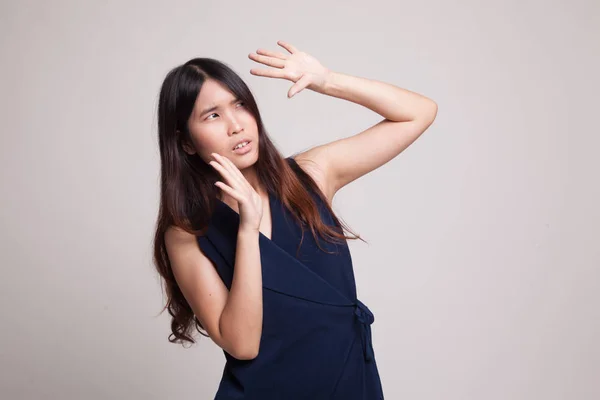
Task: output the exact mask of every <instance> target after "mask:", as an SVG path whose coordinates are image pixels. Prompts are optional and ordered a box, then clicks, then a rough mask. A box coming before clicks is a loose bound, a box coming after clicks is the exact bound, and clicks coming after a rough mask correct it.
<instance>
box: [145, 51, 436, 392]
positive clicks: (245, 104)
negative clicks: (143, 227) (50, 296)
mask: <svg viewBox="0 0 600 400" xmlns="http://www.w3.org/2000/svg"><path fill="white" fill-rule="evenodd" d="M278 44H279V45H280V46H281V47H283V48H284V49H285V50H286V51H287V53H283V52H272V51H267V50H260V49H259V50H257V52H256V54H254V53H253V54H250V55H249V57H250V59H252V60H254V61H256V62H257V63H261V64H264V65H266V66H270V67H272V68H267V69H252V70H251V71H250V72H251V73H252V74H254V75H258V76H263V77H270V78H279V79H286V80H289V81H291V82H294V84H293V85H292V86H291V88H290V89H289V92H288V97H290V98H291V97H292V96H294V95H296V94H297V93H299V92H300V91H302V90H303V89H305V88H308V89H310V90H313V91H315V92H318V93H322V94H326V95H330V96H334V97H338V98H341V99H345V100H349V101H352V102H355V103H357V104H360V105H363V106H365V107H368V108H369V109H371V110H373V111H374V112H377V113H378V114H380V115H381V116H382V117H383V118H384V119H383V121H381V122H379V123H378V124H376V125H374V126H372V127H371V128H369V129H367V130H365V131H364V132H362V133H360V134H357V135H354V136H351V137H348V138H345V139H341V140H336V141H333V142H331V143H328V144H324V145H321V146H317V147H314V148H312V149H309V150H307V151H304V152H302V153H300V154H296V155H295V156H294V157H289V158H286V159H284V158H283V157H282V156H281V154H280V153H279V152H278V150H277V149H276V148H275V146H274V145H273V143H272V142H271V140H270V138H269V136H268V135H267V132H266V130H265V127H264V126H263V122H262V119H261V117H260V113H259V111H258V108H257V105H256V102H255V100H254V98H253V96H252V94H251V93H250V90H249V89H248V87H247V86H246V85H245V83H244V82H243V81H242V79H241V78H240V77H239V76H238V75H236V74H235V72H233V71H232V70H231V69H230V68H229V67H228V66H226V65H225V64H223V63H221V62H219V61H217V60H213V59H209V58H196V59H192V60H190V61H188V62H187V63H185V64H183V65H181V66H178V67H176V68H174V69H173V70H171V71H170V72H169V73H168V75H167V76H166V78H165V80H164V82H163V85H162V88H161V92H160V99H159V106H158V131H159V132H158V133H159V145H160V154H161V203H160V213H159V218H158V223H157V229H156V236H155V253H154V257H155V258H154V261H155V264H156V267H157V269H158V272H159V273H160V275H161V277H162V278H163V282H164V285H165V291H166V294H167V297H168V299H167V304H166V306H165V308H168V310H169V313H170V314H171V315H172V317H173V319H172V323H171V329H172V334H171V335H170V336H169V340H170V341H172V342H181V343H184V342H185V341H188V342H191V343H193V342H194V339H193V338H192V336H191V334H192V330H193V328H194V327H195V328H196V329H197V330H198V331H199V332H200V333H202V331H201V330H200V329H202V330H205V331H206V332H207V336H209V337H210V338H211V339H212V340H213V341H214V342H215V343H216V344H217V345H218V346H219V347H221V348H222V349H223V351H224V354H225V358H226V364H225V368H224V370H223V376H222V379H221V382H220V385H219V388H218V390H217V393H216V397H215V398H216V399H263V400H264V399H286V400H294V399H311V400H318V399H328V400H329V399H345V400H349V399H350V400H351V399H383V390H382V387H381V382H380V378H379V374H378V371H377V366H376V362H375V357H374V351H373V347H372V337H371V324H372V323H373V321H374V316H373V314H372V312H371V311H370V310H369V309H368V308H367V306H365V305H364V304H363V303H362V302H360V301H359V300H358V299H357V298H356V286H355V281H354V274H353V270H352V260H351V257H350V253H349V250H348V246H347V242H346V239H357V238H360V237H359V236H356V235H354V236H353V237H348V236H345V235H344V234H343V229H342V224H341V223H340V222H339V221H338V219H337V218H336V216H335V214H334V213H333V211H332V209H331V204H332V199H333V196H334V195H335V193H336V192H337V191H338V190H340V189H341V188H342V187H344V186H345V185H347V184H348V183H350V182H352V181H354V180H356V179H357V178H359V177H361V176H363V175H365V174H367V173H368V172H370V171H372V170H374V169H376V168H378V167H380V166H381V165H383V164H385V163H386V162H388V161H389V160H391V159H392V158H394V157H395V156H397V155H398V154H400V152H402V151H403V150H404V149H406V148H407V147H408V146H409V145H410V144H411V143H412V142H414V141H415V140H416V139H417V138H418V137H419V135H421V134H422V133H423V132H424V131H425V130H426V129H427V128H428V127H429V125H430V124H431V123H432V122H433V120H434V118H435V115H436V112H437V106H436V104H435V103H434V102H433V101H432V100H430V99H428V98H426V97H424V96H421V95H418V94H416V93H413V92H410V91H408V90H404V89H400V88H398V87H395V86H392V85H389V84H385V83H382V82H378V81H373V80H368V79H364V78H357V77H353V76H349V75H345V74H342V73H337V72H333V71H331V70H329V69H328V68H325V67H324V66H323V65H321V63H319V61H317V60H316V59H315V58H314V57H312V56H310V55H309V54H307V53H305V52H302V51H300V50H298V49H297V48H295V47H294V46H293V45H291V44H289V43H284V42H281V41H279V42H278ZM305 230H309V231H310V235H306V236H305V235H304V232H305ZM202 334H203V335H204V333H202Z"/></svg>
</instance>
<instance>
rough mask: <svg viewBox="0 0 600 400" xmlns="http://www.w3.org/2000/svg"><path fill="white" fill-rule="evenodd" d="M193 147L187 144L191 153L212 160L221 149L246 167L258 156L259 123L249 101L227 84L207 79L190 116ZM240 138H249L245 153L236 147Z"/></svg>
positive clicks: (233, 160) (188, 151)
mask: <svg viewBox="0 0 600 400" xmlns="http://www.w3.org/2000/svg"><path fill="white" fill-rule="evenodd" d="M188 128H189V131H190V135H191V139H192V142H193V147H194V148H190V147H189V146H184V149H185V151H186V152H187V153H188V154H194V153H198V155H199V156H200V157H201V158H202V159H203V160H204V161H205V162H206V163H208V162H209V161H211V160H214V158H213V157H212V156H211V153H213V152H214V153H218V154H220V155H221V156H225V157H227V158H229V159H230V160H231V161H232V162H233V163H234V164H235V165H236V166H237V167H238V169H240V170H241V169H244V168H247V167H249V166H251V165H252V164H254V163H255V162H256V160H257V159H258V127H257V124H256V120H255V118H254V116H253V115H252V114H251V113H250V111H249V110H248V109H247V108H246V105H245V104H244V103H243V102H242V101H241V100H239V99H236V98H235V96H234V95H233V94H232V93H231V92H229V90H228V89H227V87H226V86H224V85H223V84H221V83H220V82H217V81H215V80H212V79H207V80H206V81H205V82H204V84H203V85H202V89H201V90H200V93H199V94H198V97H197V98H196V103H195V104H194V109H193V111H192V114H191V115H190V119H189V120H188ZM240 140H248V141H250V143H249V144H248V145H246V150H247V148H248V146H249V150H250V151H247V152H245V154H240V153H239V152H236V151H234V150H233V147H234V146H235V145H236V144H237V143H238V142H239V141H240Z"/></svg>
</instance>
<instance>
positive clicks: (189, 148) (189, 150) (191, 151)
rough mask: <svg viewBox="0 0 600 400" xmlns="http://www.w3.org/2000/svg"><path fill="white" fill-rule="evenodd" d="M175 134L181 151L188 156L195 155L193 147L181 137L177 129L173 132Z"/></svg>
mask: <svg viewBox="0 0 600 400" xmlns="http://www.w3.org/2000/svg"><path fill="white" fill-rule="evenodd" d="M175 134H176V135H177V140H178V141H179V143H180V144H181V148H182V149H183V151H185V152H186V153H187V154H189V155H190V156H191V155H193V154H196V149H195V148H194V146H192V145H191V144H190V143H189V141H188V140H187V139H186V138H185V137H184V136H183V134H182V133H181V131H180V130H179V129H178V130H176V131H175Z"/></svg>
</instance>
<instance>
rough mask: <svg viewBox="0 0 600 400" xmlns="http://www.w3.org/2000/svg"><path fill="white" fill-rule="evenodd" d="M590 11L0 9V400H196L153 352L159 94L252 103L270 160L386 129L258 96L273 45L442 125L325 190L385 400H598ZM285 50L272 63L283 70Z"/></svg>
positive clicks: (430, 4)
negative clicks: (275, 151) (379, 88)
mask: <svg viewBox="0 0 600 400" xmlns="http://www.w3.org/2000/svg"><path fill="white" fill-rule="evenodd" d="M599 11H600V6H599V5H598V3H597V2H595V1H591V0H590V1H574V2H573V1H569V2H567V1H566V0H562V1H553V2H548V1H502V2H479V1H458V2H445V1H426V2H422V1H421V2H397V1H386V2H382V1H369V2H364V1H345V2H341V1H338V2H324V1H318V2H317V1H303V2H295V3H289V2H284V1H262V2H261V1H251V2H248V1H244V2H242V1H237V2H235V1H227V2H214V1H212V2H201V1H179V2H158V1H154V2H149V1H141V0H140V1H116V0H112V1H103V2H81V1H54V2H43V1H37V2H32V1H19V2H16V1H15V2H2V4H1V6H0V44H1V50H2V52H1V57H2V60H1V61H2V62H1V63H0V68H1V74H0V80H1V81H0V82H1V87H2V90H1V94H0V102H1V103H0V113H1V117H2V134H1V138H2V139H1V142H0V151H1V153H0V154H1V163H2V164H1V165H0V177H1V184H2V186H1V187H2V207H0V222H1V226H2V229H1V235H2V237H1V238H0V239H1V240H0V250H1V252H2V253H1V255H2V278H1V279H0V285H1V286H0V296H1V297H0V300H1V304H2V315H1V322H2V329H1V330H0V360H1V371H0V388H1V393H0V397H2V399H146V400H149V399H179V400H184V399H209V398H212V396H213V395H214V393H215V391H216V388H217V384H218V382H219V379H220V376H221V372H222V367H223V365H224V357H223V355H222V352H221V350H220V349H219V348H218V347H217V346H216V345H214V344H213V343H212V342H211V341H210V339H206V338H204V337H200V336H199V338H200V341H199V344H197V345H195V346H193V347H192V348H189V349H184V348H182V347H181V346H179V345H174V344H171V343H169V342H168V341H167V336H168V334H169V333H170V331H169V321H170V318H169V316H168V314H167V313H166V312H165V313H163V314H161V315H159V312H160V309H161V307H162V305H163V300H164V299H163V298H162V294H161V290H160V285H159V281H158V279H157V275H156V274H155V272H154V269H153V268H154V267H153V266H152V263H151V250H152V247H151V243H152V235H153V232H154V231H153V229H154V223H155V220H156V213H157V209H158V203H157V201H158V187H159V186H158V183H159V182H158V172H159V158H158V145H157V141H156V106H157V98H158V91H159V87H160V84H161V82H162V79H163V78H164V76H165V74H166V73H167V71H168V70H169V69H170V68H172V67H174V66H175V65H178V64H180V63H183V62H185V61H187V60H188V59H189V58H192V57H195V56H207V57H213V58H217V59H220V60H222V61H225V62H226V63H228V64H229V65H231V66H232V67H233V68H234V69H235V70H236V71H237V72H238V73H240V75H241V76H242V77H243V78H244V79H245V80H246V81H247V83H248V84H249V86H250V87H251V89H252V91H253V92H254V94H255V95H256V97H257V100H258V103H259V107H260V109H261V111H262V113H263V116H264V119H265V122H266V126H267V129H268V130H269V132H270V134H271V136H272V137H273V139H274V141H275V143H276V145H277V146H278V148H279V149H280V150H281V152H282V155H284V156H287V155H290V154H292V153H294V152H296V151H300V150H303V149H307V148H309V147H312V146H315V145H318V144H321V143H325V142H329V141H332V140H335V139H338V138H342V137H345V136H350V135H353V134H356V133H358V132H360V131H362V130H363V129H366V128H368V127H369V126H371V125H373V124H375V123H376V122H378V121H379V120H380V119H381V118H380V116H379V115H377V114H375V113H373V112H372V111H370V110H368V109H366V108H363V107H361V106H358V105H356V104H353V103H350V102H346V101H343V100H339V99H335V98H332V97H328V96H324V95H320V94H317V93H315V92H311V91H309V90H305V91H303V92H302V93H300V94H299V95H297V96H295V97H294V98H293V99H291V100H288V99H287V97H286V93H287V90H288V89H289V87H290V86H291V84H292V83H291V82H289V81H284V80H275V79H270V78H264V77H256V76H253V75H251V74H250V73H249V70H250V68H252V67H255V66H259V65H258V64H256V63H255V62H253V61H251V60H249V59H248V58H247V54H248V53H250V52H253V51H255V50H256V49H257V48H259V47H265V48H269V49H272V50H277V49H281V48H280V47H279V46H277V44H276V41H277V40H279V39H281V40H285V41H288V42H290V43H292V44H294V45H295V46H297V47H298V48H299V49H301V50H304V51H306V52H308V53H310V54H312V55H313V56H315V57H316V58H317V59H319V60H320V61H321V62H322V63H323V64H324V65H325V66H327V67H329V68H331V69H333V70H335V71H339V72H343V73H347V74H351V75H358V76H362V77H367V78H372V79H377V80H382V81H386V82H390V83H392V84H395V85H398V86H400V87H403V88H407V89H409V90H413V91H416V92H419V93H422V94H424V95H426V96H428V97H430V98H432V99H433V100H435V101H436V102H437V104H438V106H439V111H438V115H437V119H436V121H435V122H434V124H433V125H432V126H431V127H430V128H429V130H428V131H426V132H425V133H424V135H423V136H422V137H421V138H419V139H418V140H417V141H416V142H415V143H414V144H413V145H412V146H411V147H409V148H408V149H407V150H406V151H405V152H403V153H402V154H401V155H400V156H399V157H398V158H396V159H394V160H392V161H390V162H389V163H387V164H386V165H384V166H383V167H381V168H379V169H378V170H376V171H374V172H372V173H370V174H368V175H366V176H364V177H362V178H361V179H359V180H357V181H355V182H353V183H352V184H350V185H348V186H347V187H345V188H344V189H342V190H341V191H340V192H339V193H338V194H337V196H336V198H335V199H334V210H335V211H336V212H338V214H339V216H340V217H341V218H342V219H343V220H344V221H345V222H347V223H348V224H349V225H350V227H351V228H353V229H355V230H356V231H357V232H358V233H360V234H361V235H362V236H363V237H364V238H365V240H367V241H368V244H365V243H362V242H360V241H350V242H349V243H350V246H351V251H352V256H353V260H354V266H355V271H356V279H357V283H358V291H359V298H361V299H362V300H363V301H364V302H365V303H366V304H368V305H369V307H370V308H371V309H372V310H373V311H374V313H375V323H374V325H373V340H374V346H375V352H376V356H377V359H378V363H379V368H380V373H381V378H382V381H383V386H384V391H385V395H386V399H423V400H429V399H447V400H451V399H452V400H453V399H477V400H480V399H486V400H487V399H502V400H505V399H511V400H512V399H527V400H530V399H544V400H551V399H565V400H566V399H569V400H571V399H577V400H584V399H585V400H587V399H589V400H592V399H598V398H600V383H598V381H597V379H598V376H599V375H600V345H599V344H598V340H599V337H600V311H599V307H598V305H599V302H600V245H599V244H598V239H599V234H600V228H599V224H600V211H598V206H599V205H600V188H599V186H600V184H599V182H600V178H599V177H598V172H599V170H600V162H599V161H598V156H597V153H598V147H599V146H600V139H599V135H598V134H599V133H600V132H599V131H598V123H597V116H598V111H597V108H598V106H599V105H600V104H599V102H598V93H599V89H600V88H599V78H598V71H599V70H600V62H599V58H600V51H599V50H600V49H599V45H598V44H599V43H598V39H599V38H600V28H599V26H600V18H599V14H600V12H599ZM281 50H282V49H281Z"/></svg>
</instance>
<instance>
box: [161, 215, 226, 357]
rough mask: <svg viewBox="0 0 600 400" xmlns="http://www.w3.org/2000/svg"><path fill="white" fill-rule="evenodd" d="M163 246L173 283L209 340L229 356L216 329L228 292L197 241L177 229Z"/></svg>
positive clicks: (169, 231) (224, 341)
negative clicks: (164, 246)
mask: <svg viewBox="0 0 600 400" xmlns="http://www.w3.org/2000/svg"><path fill="white" fill-rule="evenodd" d="M165 245H166V248H167V253H168V256H169V261H170V263H171V268H172V270H173V275H174V276H175V280H176V281H177V284H178V286H179V288H180V289H181V292H182V293H183V295H184V297H185V299H186V300H187V302H188V304H189V305H190V307H191V308H192V310H193V312H194V314H195V315H196V318H198V320H199V321H200V323H201V324H202V326H203V327H204V329H206V331H207V333H208V335H209V336H210V338H211V339H212V340H213V341H214V342H215V343H216V344H217V345H218V346H219V347H221V348H222V349H224V350H226V351H227V352H229V353H230V354H232V353H231V351H232V349H230V348H228V344H227V341H226V340H225V339H224V338H223V337H222V336H221V333H220V329H219V320H220V319H221V314H222V312H223V309H224V308H225V304H226V303H227V297H228V295H229V291H228V290H227V287H226V286H225V284H224V283H223V281H222V280H221V277H220V276H219V274H218V273H217V270H216V269H215V266H214V264H213V262H212V261H211V260H210V259H209V258H208V257H206V255H205V254H204V253H203V252H202V250H201V249H200V246H199V245H198V242H197V239H196V237H195V236H194V235H192V234H190V233H188V232H185V231H184V230H182V229H180V228H178V227H173V226H171V227H169V228H168V229H167V231H166V232H165Z"/></svg>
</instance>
